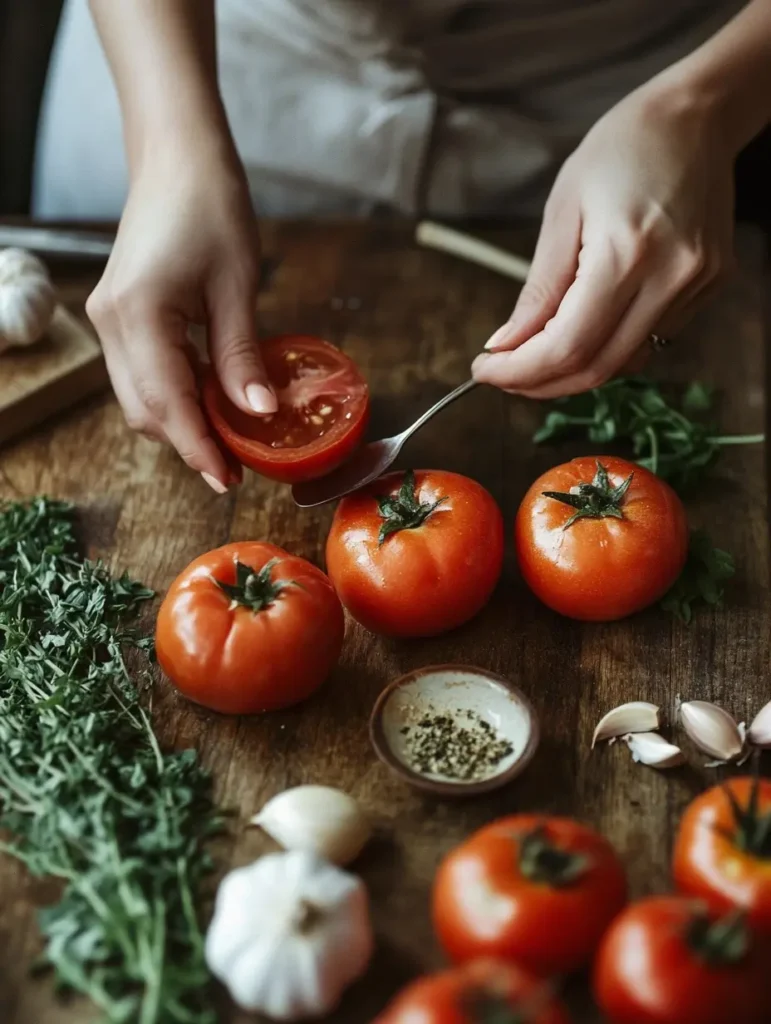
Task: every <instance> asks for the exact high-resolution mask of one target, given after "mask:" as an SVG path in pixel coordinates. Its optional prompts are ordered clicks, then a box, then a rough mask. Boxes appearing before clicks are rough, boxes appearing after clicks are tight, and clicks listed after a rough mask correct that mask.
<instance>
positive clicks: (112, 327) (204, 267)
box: [87, 150, 276, 492]
mask: <svg viewBox="0 0 771 1024" xmlns="http://www.w3.org/2000/svg"><path fill="white" fill-rule="evenodd" d="M175 156H176V157H177V159H174V160H168V159H165V160H164V166H159V165H158V163H157V162H154V163H152V164H151V165H149V166H147V167H145V168H143V170H142V171H141V173H140V174H139V175H138V176H137V177H136V179H135V180H134V182H133V184H132V187H131V191H130V195H129V199H128V203H127V205H126V209H125V212H124V215H123V219H122V221H121V225H120V229H119V231H118V237H117V240H116V244H115V248H114V249H113V252H112V255H111V256H110V261H109V263H108V264H107V269H106V271H105V274H104V276H103V278H102V280H101V281H100V282H99V285H98V286H97V288H96V290H95V291H94V293H93V294H92V295H91V297H90V299H89V301H88V303H87V310H88V315H89V316H90V318H91V320H92V321H93V323H94V326H95V327H96V329H97V331H98V332H99V336H100V338H101V340H102V345H103V347H104V352H105V357H106V361H107V368H108V370H109V373H110V378H111V380H112V383H113V387H114V388H115V393H116V395H117V396H118V400H119V401H120V404H121V406H122V407H123V411H124V413H125V415H126V419H127V421H128V423H129V425H130V426H132V427H133V428H134V429H135V430H139V431H141V432H142V433H144V434H147V435H149V436H151V437H154V438H156V439H158V440H162V441H168V442H169V443H170V444H172V445H173V446H174V447H175V448H176V449H177V451H178V452H179V454H180V455H181V456H182V458H183V459H184V460H185V462H186V463H187V464H188V466H190V467H191V468H192V469H195V470H197V471H198V472H199V473H202V474H203V475H204V478H205V479H206V480H207V483H209V484H210V485H211V486H212V487H214V489H215V490H217V491H220V492H222V491H224V490H225V489H226V488H227V484H228V483H229V482H231V479H230V475H229V471H228V469H227V466H226V463H225V459H224V457H223V455H222V453H221V452H220V450H219V448H218V447H217V445H216V444H215V442H214V440H213V439H212V437H211V435H210V431H209V428H208V426H207V423H206V420H205V418H204V415H203V412H202V410H201V406H200V403H199V398H198V385H197V380H196V373H195V371H196V369H197V365H196V361H195V353H194V351H193V350H192V348H191V346H190V344H189V342H188V334H187V331H188V326H189V325H190V324H193V323H196V324H206V325H207V327H208V336H209V350H210V355H211V359H212V362H213V363H214V367H215V369H216V372H217V374H218V375H219V377H220V380H221V381H222V385H223V387H224V389H225V391H226V393H227V395H228V397H229V398H230V399H231V401H232V402H233V403H234V404H235V405H237V406H238V407H239V408H241V409H243V410H244V411H245V412H251V413H254V414H265V413H271V412H275V410H276V400H275V397H274V395H273V393H272V392H271V391H270V389H269V386H268V383H267V378H266V376H265V372H264V370H263V367H262V363H261V361H260V357H259V351H258V348H257V339H256V331H255V309H256V298H257V285H258V280H259V243H258V237H257V225H256V221H255V217H254V213H253V211H252V207H251V204H250V200H249V195H248V190H247V188H246V184H245V182H244V180H243V175H242V173H241V172H240V168H239V167H238V166H237V164H235V165H233V164H230V163H229V162H225V163H223V162H222V161H221V160H220V158H219V157H218V156H217V157H215V158H213V159H209V160H207V159H206V158H205V157H204V156H202V154H201V152H200V150H199V151H197V152H196V153H191V154H187V156H186V157H185V156H184V155H183V154H175Z"/></svg>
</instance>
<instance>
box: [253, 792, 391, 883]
mask: <svg viewBox="0 0 771 1024" xmlns="http://www.w3.org/2000/svg"><path fill="white" fill-rule="evenodd" d="M251 824H253V825H259V826H260V828H262V829H264V830H265V832H267V833H268V835H269V836H270V837H271V838H272V839H275V840H276V842H277V843H280V844H281V846H283V847H284V848H285V849H287V850H309V851H311V852H312V853H316V854H318V855H319V856H320V857H323V858H324V859H325V860H328V861H330V862H331V863H332V864H338V865H344V864H348V863H350V862H351V861H352V860H355V858H356V857H358V855H359V854H360V853H361V851H362V849H363V848H364V846H365V844H366V842H367V840H368V839H369V837H370V836H371V835H372V826H371V824H370V822H369V820H368V818H367V816H366V815H365V814H364V812H363V811H362V810H361V808H360V807H359V805H358V804H357V803H356V801H355V800H354V799H353V797H351V796H348V794H347V793H343V792H341V791H340V790H339V789H332V788H331V787H329V786H296V787H295V788H294V789H287V790H285V791H284V792H283V793H279V794H278V796H274V797H273V799H272V800H269V801H268V802H267V804H265V806H264V807H263V809H262V810H261V811H260V813H259V814H257V815H256V816H255V817H254V818H252V821H251Z"/></svg>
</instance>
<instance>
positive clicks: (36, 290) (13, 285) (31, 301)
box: [0, 249, 56, 352]
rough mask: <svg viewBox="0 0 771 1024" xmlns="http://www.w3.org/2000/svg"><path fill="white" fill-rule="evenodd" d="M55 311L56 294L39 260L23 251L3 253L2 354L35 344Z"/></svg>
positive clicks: (0, 287) (0, 258) (0, 276)
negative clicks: (10, 349) (7, 350)
mask: <svg viewBox="0 0 771 1024" xmlns="http://www.w3.org/2000/svg"><path fill="white" fill-rule="evenodd" d="M55 309H56V292H55V290H54V286H53V284H52V283H51V278H50V277H49V274H48V271H47V270H46V268H45V266H44V265H43V264H42V263H41V262H40V260H39V259H38V258H37V257H36V256H33V255H32V253H29V252H26V251H25V250H24V249H4V250H2V251H0V352H3V351H5V349H8V348H13V347H15V346H19V347H23V346H26V345H34V344H35V342H37V341H39V340H40V339H41V338H42V337H43V335H44V334H45V332H46V331H47V330H48V328H49V327H50V326H51V320H52V319H53V315H54V310H55Z"/></svg>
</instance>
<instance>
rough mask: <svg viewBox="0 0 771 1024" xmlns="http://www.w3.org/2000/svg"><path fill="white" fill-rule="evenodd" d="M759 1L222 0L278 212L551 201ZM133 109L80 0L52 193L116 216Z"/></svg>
mask: <svg viewBox="0 0 771 1024" xmlns="http://www.w3.org/2000/svg"><path fill="white" fill-rule="evenodd" d="M743 6H744V0H599V2H598V0H594V2H589V0H400V2H397V0H219V2H218V4H217V21H218V32H219V40H218V50H219V63H220V82H221V88H222V93H223V96H224V101H225V105H226V108H227V111H228V116H229V118H230V122H231V126H232V129H233V133H234V136H235V139H236V144H237V146H238V149H239V152H240V154H241V157H242V159H243V161H244V164H245V167H246V170H247V174H248V176H249V181H250V185H251V188H252V192H253V195H254V198H255V203H256V205H257V207H258V209H259V210H260V211H261V212H264V213H266V214H270V215H293V216H301V215H309V214H330V213H332V214H348V215H367V214H368V213H371V212H372V211H373V210H375V209H377V208H379V207H385V208H388V209H392V210H396V211H398V212H401V213H407V214H413V213H416V212H422V213H429V214H431V215H433V216H437V217H455V216H490V215H494V216H498V217H507V216H529V215H535V214H537V213H538V211H539V209H540V207H541V206H542V204H543V202H544V200H545V198H546V195H547V193H548V189H549V187H550V185H551V182H552V181H553V179H554V175H555V174H556V171H557V169H558V168H559V166H560V164H561V163H562V161H563V160H564V159H565V157H566V156H567V154H568V153H570V151H571V150H572V149H573V148H575V146H576V145H577V143H578V142H579V141H580V139H581V138H582V136H583V135H584V134H585V133H586V131H587V130H588V128H589V127H590V126H591V125H592V124H593V123H594V121H596V120H597V118H598V117H599V116H600V115H601V114H602V113H604V112H605V111H606V110H607V109H608V108H609V107H611V106H612V105H613V104H614V103H616V102H617V101H618V100H619V99H620V98H621V97H623V96H624V95H625V94H627V93H628V92H629V91H631V90H632V89H634V88H635V87H636V86H637V85H639V84H641V83H642V82H644V81H646V80H647V79H649V78H650V77H651V76H652V75H654V74H656V73H657V72H658V71H660V70H661V69H662V68H664V67H666V66H668V65H669V64H671V63H672V62H673V61H675V60H677V59H678V58H680V57H682V56H684V55H685V54H687V53H689V52H690V51H691V50H693V49H694V48H695V47H696V46H698V45H699V44H700V43H701V42H702V41H704V40H705V39H707V38H708V37H709V36H710V35H712V34H713V33H714V32H715V31H717V29H718V28H720V27H721V25H722V24H724V23H725V22H726V21H727V20H728V19H729V18H730V17H731V16H732V15H733V14H734V13H735V12H736V11H737V10H739V9H740V8H741V7H743ZM125 194H126V169H125V162H124V157H123V147H122V140H121V129H120V119H119V110H118V104H117V98H116V95H115V90H114V88H113V86H112V83H111V81H110V76H109V71H108V69H107V65H106V62H105V59H104V57H103V55H102V53H101V50H100V48H99V44H98V41H97V38H96V34H95V31H94V29H93V26H92V24H91V20H90V16H89V14H88V9H87V0H68V3H67V5H66V8H65V13H64V17H63V21H62V25H61V28H60V32H59V38H58V40H57V45H56V49H55V54H54V60H53V63H52V68H51V73H50V76H49V82H48V86H47V90H46V97H45V101H44V106H43V115H42V120H41V130H40V135H39V143H38V156H37V166H36V178H35V191H34V208H35V212H36V214H37V215H39V216H41V217H52V218H55V217H59V218H84V219H89V218H115V217H117V216H118V215H119V214H120V211H121V208H122V205H123V202H124V199H125Z"/></svg>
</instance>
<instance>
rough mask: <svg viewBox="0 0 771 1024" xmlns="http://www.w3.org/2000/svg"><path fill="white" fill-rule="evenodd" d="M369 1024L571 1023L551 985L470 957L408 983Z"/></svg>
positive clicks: (511, 968)
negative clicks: (466, 962) (455, 964)
mask: <svg viewBox="0 0 771 1024" xmlns="http://www.w3.org/2000/svg"><path fill="white" fill-rule="evenodd" d="M374 1024H570V1019H569V1017H568V1013H567V1010H566V1009H565V1008H564V1006H563V1005H562V1004H561V1003H560V1001H559V1000H558V999H557V998H556V997H555V996H554V995H553V992H552V986H551V985H550V984H549V982H545V981H544V980H543V979H542V978H537V977H536V976H535V975H533V974H530V973H529V972H528V971H526V970H524V968H522V967H518V966H517V965H516V964H511V963H506V962H505V961H496V960H475V961H473V962H472V963H468V964H463V965H462V966H460V967H455V968H453V969H452V970H448V971H440V972H439V973H437V974H429V975H427V976H426V977H424V978H419V979H418V980H417V981H414V982H412V984H410V985H407V987H406V988H405V989H403V990H402V992H400V993H399V995H397V996H396V998H395V999H394V1000H393V1001H392V1002H391V1003H390V1004H389V1006H388V1007H387V1008H386V1009H385V1011H384V1012H383V1013H382V1014H381V1015H380V1016H379V1017H378V1018H377V1019H376V1021H375V1022H374Z"/></svg>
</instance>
